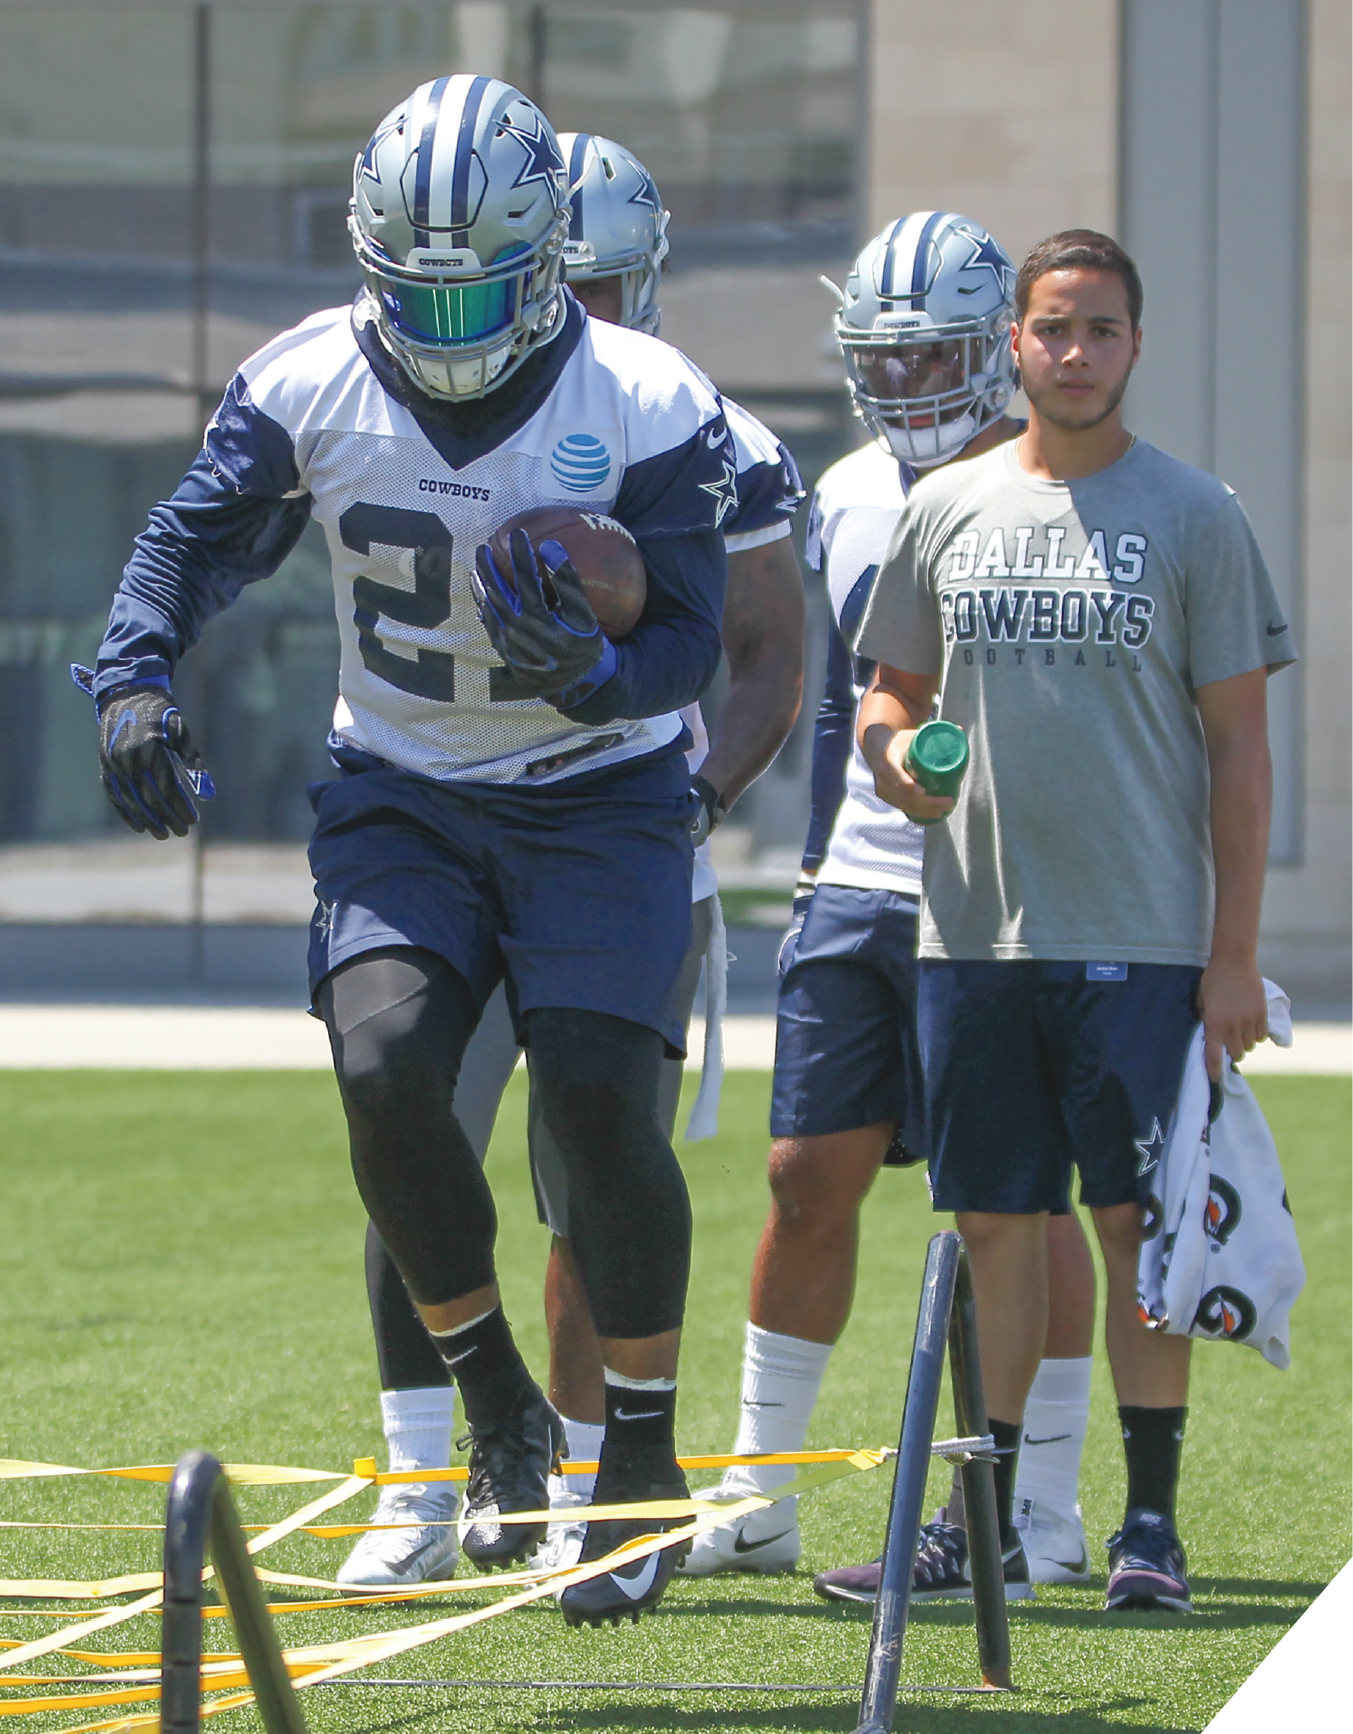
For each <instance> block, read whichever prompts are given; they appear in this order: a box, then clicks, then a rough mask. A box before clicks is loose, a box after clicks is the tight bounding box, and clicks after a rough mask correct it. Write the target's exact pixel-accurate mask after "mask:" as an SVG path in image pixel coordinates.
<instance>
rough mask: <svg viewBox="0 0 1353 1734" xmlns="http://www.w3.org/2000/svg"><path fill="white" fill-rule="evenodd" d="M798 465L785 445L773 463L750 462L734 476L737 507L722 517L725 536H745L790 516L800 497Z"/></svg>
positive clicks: (801, 489) (797, 506) (801, 493)
mask: <svg viewBox="0 0 1353 1734" xmlns="http://www.w3.org/2000/svg"><path fill="white" fill-rule="evenodd" d="M803 494H804V487H803V482H802V480H801V479H800V477H799V467H798V465H797V464H796V463H795V462H794V458H793V455H792V454H791V453H790V451H789V448H788V447H787V446H785V445H783V444H782V445H781V446H780V450H779V458H778V460H777V461H776V462H775V463H764V464H753V465H752V466H751V467H750V469H745V470H743V471H741V473H740V474H739V476H738V504H737V510H736V511H734V512H733V513H732V514H731V516H729V517H727V518H725V519H724V526H723V533H724V535H725V536H746V535H750V534H751V532H752V531H754V530H768V529H769V528H770V527H771V526H772V525H773V524H782V523H784V522H785V521H786V520H787V519H789V518H792V517H793V516H794V513H795V512H796V511H797V510H798V508H799V504H800V502H801V501H802V499H803Z"/></svg>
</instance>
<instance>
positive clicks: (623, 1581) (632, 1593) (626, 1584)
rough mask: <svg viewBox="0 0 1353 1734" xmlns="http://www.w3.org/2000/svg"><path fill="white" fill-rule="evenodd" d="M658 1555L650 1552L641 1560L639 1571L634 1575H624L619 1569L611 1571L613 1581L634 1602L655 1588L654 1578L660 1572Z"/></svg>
mask: <svg viewBox="0 0 1353 1734" xmlns="http://www.w3.org/2000/svg"><path fill="white" fill-rule="evenodd" d="M658 1557H659V1556H658V1555H657V1554H656V1553H650V1554H649V1556H648V1558H647V1559H643V1560H640V1561H639V1570H638V1573H637V1574H636V1576H634V1577H624V1576H622V1575H621V1573H620V1572H618V1571H613V1572H611V1573H610V1578H611V1581H612V1583H614V1585H615V1587H616V1588H617V1589H618V1590H620V1591H622V1592H623V1593H624V1594H625V1595H627V1596H628V1597H629V1599H630V1600H631V1601H632V1602H637V1601H638V1600H639V1599H640V1597H641V1596H646V1595H647V1594H648V1592H649V1590H651V1589H652V1588H653V1579H654V1578H655V1577H656V1576H657V1574H658Z"/></svg>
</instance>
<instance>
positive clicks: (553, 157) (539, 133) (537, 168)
mask: <svg viewBox="0 0 1353 1734" xmlns="http://www.w3.org/2000/svg"><path fill="white" fill-rule="evenodd" d="M535 123H536V130H535V131H534V132H533V133H530V132H527V130H526V128H525V127H521V126H517V125H515V124H514V123H513V122H511V121H506V120H505V121H503V122H502V124H501V128H500V130H501V131H502V132H504V133H506V134H507V136H508V137H509V138H514V139H516V141H517V143H518V144H519V145H521V147H522V148H523V150H525V152H526V162H525V164H524V165H523V167H522V171H521V173H520V174H519V175H518V176H517V178H516V180H515V181H513V183H512V185H513V186H514V187H525V186H529V184H530V183H531V182H532V181H543V182H545V183H546V184H548V183H549V182H550V181H553V180H555V179H556V178H557V177H558V176H559V175H561V174H563V172H564V159H563V157H561V156H560V154H559V147H558V145H557V144H555V142H554V135H553V133H550V132H547V131H546V128H545V122H544V119H543V117H542V116H540V115H536V117H535Z"/></svg>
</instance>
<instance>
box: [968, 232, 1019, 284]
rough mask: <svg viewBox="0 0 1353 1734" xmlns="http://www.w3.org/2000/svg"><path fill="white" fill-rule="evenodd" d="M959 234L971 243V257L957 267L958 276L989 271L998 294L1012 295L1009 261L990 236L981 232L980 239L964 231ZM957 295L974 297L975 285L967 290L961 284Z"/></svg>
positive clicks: (1011, 272) (1012, 273)
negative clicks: (994, 280)
mask: <svg viewBox="0 0 1353 1734" xmlns="http://www.w3.org/2000/svg"><path fill="white" fill-rule="evenodd" d="M961 232H962V233H963V234H964V235H965V236H966V237H967V239H968V240H970V241H971V242H972V257H971V258H970V259H967V260H965V261H964V263H963V264H962V265H961V266H960V267H959V274H960V276H967V274H968V272H970V271H990V272H991V274H992V276H993V277H994V278H995V279H996V287H997V289H998V290H999V291H1000V293H1001V294H1002V295H1005V296H1008V295H1011V294H1013V293H1014V287H1015V274H1014V272H1013V271H1012V270H1011V269H1010V261H1009V260H1008V259H1007V258H1006V256H1005V254H1004V253H1003V252H1002V251H1001V249H1000V248H999V247H998V246H997V245H996V243H995V241H993V240H992V238H991V236H990V235H988V234H986V233H985V232H984V231H983V232H981V234H980V238H979V236H978V235H975V234H972V233H971V232H970V231H968V230H966V229H965V230H963V231H961ZM959 293H960V295H975V294H976V293H977V285H974V286H973V287H972V288H969V287H968V285H967V284H961V285H960V286H959Z"/></svg>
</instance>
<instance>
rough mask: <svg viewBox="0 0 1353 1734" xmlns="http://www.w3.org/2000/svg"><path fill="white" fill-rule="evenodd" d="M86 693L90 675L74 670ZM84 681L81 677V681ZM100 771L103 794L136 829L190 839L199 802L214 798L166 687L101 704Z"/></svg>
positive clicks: (117, 693)
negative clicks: (189, 835)
mask: <svg viewBox="0 0 1353 1734" xmlns="http://www.w3.org/2000/svg"><path fill="white" fill-rule="evenodd" d="M71 674H72V676H73V677H74V679H75V684H76V685H77V686H78V687H80V688H81V690H82V691H85V692H88V691H89V690H90V688H89V684H88V682H89V679H90V676H89V671H88V670H87V669H79V670H76V669H74V668H72V670H71ZM82 677H83V678H82ZM99 771H100V775H101V776H102V779H103V788H104V793H105V794H106V795H107V796H108V799H109V800H110V801H111V802H112V804H113V806H114V807H115V808H116V809H117V811H118V813H119V814H120V815H121V817H122V818H123V820H124V821H125V822H126V823H127V824H128V825H130V826H131V828H132V830H133V831H149V832H150V834H151V836H152V837H158V838H160V840H161V841H163V840H164V839H165V838H166V837H167V836H168V835H169V833H170V832H171V831H172V832H173V833H174V835H175V836H176V837H186V836H187V835H188V832H189V831H190V830H191V829H192V827H193V826H194V825H195V824H196V823H197V821H198V819H199V818H200V817H201V813H200V809H199V805H198V803H199V802H201V801H210V800H211V799H212V798H213V797H214V796H215V794H216V785H215V784H214V783H213V782H212V780H211V773H210V771H208V769H207V767H206V766H205V765H204V764H203V763H202V755H201V754H200V753H199V752H198V750H197V748H196V747H195V746H194V745H193V741H192V736H191V735H190V734H189V733H188V725H187V723H185V722H184V720H183V713H182V712H181V711H180V710H179V708H178V706H177V705H176V704H175V703H174V695H173V694H172V693H171V692H169V691H168V690H167V689H166V688H164V687H162V686H116V687H114V688H113V689H112V690H111V691H110V692H106V693H104V694H103V696H102V698H101V699H100V700H99Z"/></svg>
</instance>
